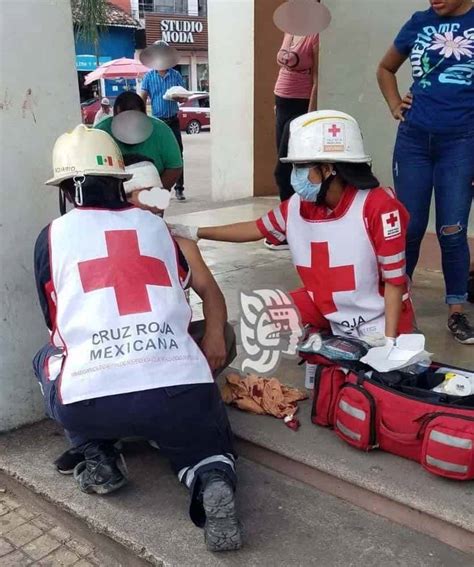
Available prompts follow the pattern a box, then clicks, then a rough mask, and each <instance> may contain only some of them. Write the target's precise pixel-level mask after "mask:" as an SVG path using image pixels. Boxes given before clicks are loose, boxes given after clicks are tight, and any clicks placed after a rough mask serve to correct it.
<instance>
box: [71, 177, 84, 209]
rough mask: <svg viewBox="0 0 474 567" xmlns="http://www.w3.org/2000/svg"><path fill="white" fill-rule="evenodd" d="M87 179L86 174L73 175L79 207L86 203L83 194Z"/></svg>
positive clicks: (76, 200) (75, 195)
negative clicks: (83, 186) (83, 185)
mask: <svg viewBox="0 0 474 567" xmlns="http://www.w3.org/2000/svg"><path fill="white" fill-rule="evenodd" d="M85 179H86V178H85V176H84V175H77V176H76V177H73V181H74V189H75V193H74V202H75V203H76V205H77V206H78V207H82V205H83V204H84V195H83V194H82V184H83V183H84V181H85Z"/></svg>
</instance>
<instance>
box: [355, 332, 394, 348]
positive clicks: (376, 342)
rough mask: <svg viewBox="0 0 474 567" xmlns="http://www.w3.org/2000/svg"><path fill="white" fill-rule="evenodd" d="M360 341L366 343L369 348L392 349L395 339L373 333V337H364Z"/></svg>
mask: <svg viewBox="0 0 474 567" xmlns="http://www.w3.org/2000/svg"><path fill="white" fill-rule="evenodd" d="M362 340H363V341H364V342H366V343H367V344H368V345H369V346H371V347H372V348H373V347H383V346H387V345H390V346H392V347H394V346H395V344H396V339H395V338H393V337H386V336H385V335H382V333H374V334H373V335H366V336H364V337H362Z"/></svg>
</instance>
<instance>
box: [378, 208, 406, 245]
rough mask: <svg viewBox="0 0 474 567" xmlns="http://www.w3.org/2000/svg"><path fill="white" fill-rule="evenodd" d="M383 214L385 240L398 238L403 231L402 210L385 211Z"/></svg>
mask: <svg viewBox="0 0 474 567" xmlns="http://www.w3.org/2000/svg"><path fill="white" fill-rule="evenodd" d="M381 216H382V226H383V236H384V238H385V240H391V239H392V238H397V236H400V234H401V233H402V224H401V222H400V212H399V211H397V210H395V211H392V212H391V213H384V214H382V215H381Z"/></svg>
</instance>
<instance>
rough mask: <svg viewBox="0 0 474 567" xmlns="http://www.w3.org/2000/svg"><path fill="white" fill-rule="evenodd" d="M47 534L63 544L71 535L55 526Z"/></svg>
mask: <svg viewBox="0 0 474 567" xmlns="http://www.w3.org/2000/svg"><path fill="white" fill-rule="evenodd" d="M48 533H49V535H51V536H53V537H54V538H55V539H57V540H58V541H60V542H61V543H65V542H66V541H68V540H70V539H71V533H70V532H68V531H67V530H65V529H64V528H62V527H61V526H55V527H54V528H53V529H52V530H49V532H48Z"/></svg>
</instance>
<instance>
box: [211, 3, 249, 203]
mask: <svg viewBox="0 0 474 567" xmlns="http://www.w3.org/2000/svg"><path fill="white" fill-rule="evenodd" d="M208 25H209V69H210V92H211V100H212V102H211V104H212V111H211V112H212V144H211V152H212V197H213V199H214V200H217V201H219V200H224V201H225V200H229V199H239V198H242V197H249V196H251V195H252V194H253V174H254V141H253V135H254V112H253V88H254V0H209V1H208Z"/></svg>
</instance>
